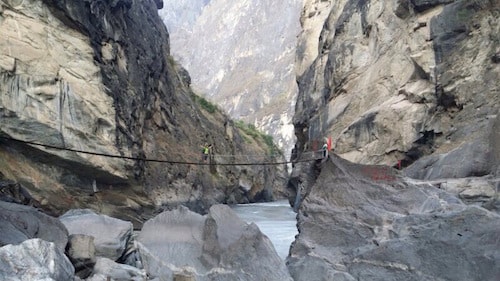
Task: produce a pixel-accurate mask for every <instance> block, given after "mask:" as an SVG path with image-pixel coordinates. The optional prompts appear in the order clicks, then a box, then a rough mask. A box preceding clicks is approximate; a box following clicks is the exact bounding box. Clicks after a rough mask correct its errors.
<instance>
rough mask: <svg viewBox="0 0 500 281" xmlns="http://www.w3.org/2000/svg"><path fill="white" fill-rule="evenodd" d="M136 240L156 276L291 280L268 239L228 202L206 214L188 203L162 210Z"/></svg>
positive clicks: (147, 265)
mask: <svg viewBox="0 0 500 281" xmlns="http://www.w3.org/2000/svg"><path fill="white" fill-rule="evenodd" d="M137 241H138V243H137V244H138V246H139V252H140V254H141V258H142V261H143V263H144V268H145V269H146V271H147V272H148V275H149V276H151V277H153V278H158V280H165V281H166V280H172V279H174V280H176V278H181V277H182V276H183V277H182V278H186V279H182V278H181V279H180V280H291V278H290V275H289V273H288V271H287V269H286V267H285V265H284V263H283V261H282V260H281V259H280V258H279V256H278V254H277V253H276V251H275V249H274V248H273V246H272V244H271V242H270V240H269V239H268V238H267V237H266V236H265V235H263V234H262V233H261V232H260V230H259V229H258V227H257V226H256V225H255V224H246V223H245V222H243V221H242V220H241V219H239V218H238V217H237V215H236V214H235V213H234V212H233V211H232V210H231V209H230V208H229V207H228V206H225V205H215V206H212V207H211V208H210V211H209V213H208V214H207V215H206V216H201V215H199V214H196V213H193V212H190V211H189V210H188V209H187V208H179V209H176V210H173V211H169V212H164V213H161V214H159V215H158V216H156V217H155V218H153V219H151V220H149V221H148V222H146V223H145V224H144V228H143V229H142V231H141V233H140V235H139V236H138V239H137ZM174 276H176V278H174Z"/></svg>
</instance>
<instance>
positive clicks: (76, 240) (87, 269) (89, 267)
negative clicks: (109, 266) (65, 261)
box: [65, 234, 96, 278]
mask: <svg viewBox="0 0 500 281" xmlns="http://www.w3.org/2000/svg"><path fill="white" fill-rule="evenodd" d="M65 253H66V256H67V257H68V258H69V260H70V261H71V263H72V264H73V267H74V268H75V274H76V276H78V277H80V278H86V277H88V276H89V275H90V274H91V273H92V271H93V268H94V265H95V264H96V256H95V244H94V236H89V235H84V234H72V235H70V236H69V239H68V245H67V246H66V252H65Z"/></svg>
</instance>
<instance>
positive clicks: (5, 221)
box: [0, 201, 68, 252]
mask: <svg viewBox="0 0 500 281" xmlns="http://www.w3.org/2000/svg"><path fill="white" fill-rule="evenodd" d="M33 238H39V239H42V240H45V241H48V242H53V243H55V245H56V246H57V248H58V249H59V250H61V251H63V252H64V248H65V247H66V243H67V242H68V231H67V230H66V227H65V226H64V225H63V224H62V223H61V222H60V221H59V220H58V219H56V218H53V217H50V216H48V215H46V214H44V213H42V212H40V211H38V210H36V209H35V208H32V207H29V206H23V205H19V204H14V203H7V202H2V201H0V247H1V246H4V245H8V244H13V245H17V244H20V243H22V242H24V241H26V240H29V239H33Z"/></svg>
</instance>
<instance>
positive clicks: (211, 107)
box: [191, 93, 218, 113]
mask: <svg viewBox="0 0 500 281" xmlns="http://www.w3.org/2000/svg"><path fill="white" fill-rule="evenodd" d="M191 98H192V99H193V100H194V101H195V102H197V103H198V104H199V105H200V106H201V108H203V109H204V110H205V111H207V112H209V113H215V112H216V111H217V110H218V108H217V106H216V105H215V104H213V103H211V102H209V101H208V100H207V99H205V98H204V97H200V96H198V95H197V94H195V93H192V94H191Z"/></svg>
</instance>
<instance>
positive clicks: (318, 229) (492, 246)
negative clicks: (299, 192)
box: [287, 155, 500, 281]
mask: <svg viewBox="0 0 500 281" xmlns="http://www.w3.org/2000/svg"><path fill="white" fill-rule="evenodd" d="M469 182H473V180H472V179H469ZM446 184H448V185H450V186H451V185H452V184H451V183H446ZM444 185H445V184H443V186H444ZM469 190H472V189H469ZM493 192H494V193H495V191H493ZM489 200H493V201H498V191H496V195H494V196H493V198H490V199H489ZM471 203H473V204H471V205H467V204H465V203H464V202H462V201H461V200H460V198H459V197H457V196H455V195H453V194H452V193H451V192H448V191H446V190H445V189H444V188H439V185H437V184H436V183H435V182H424V181H416V180H413V179H408V178H405V177H403V176H401V175H400V174H399V172H398V171H397V170H394V169H392V168H390V167H387V166H378V165H361V164H354V163H351V162H349V161H347V160H344V159H342V158H340V157H338V156H336V155H331V156H330V158H329V159H328V160H327V161H325V162H324V163H322V164H321V171H320V173H319V175H318V177H317V179H316V181H315V183H314V184H313V185H312V186H310V187H309V189H308V190H307V194H306V196H305V198H304V199H303V201H302V204H301V205H300V208H299V212H298V228H299V235H298V237H297V239H296V240H295V242H294V243H293V245H292V248H291V250H290V256H289V257H288V260H287V264H288V268H289V270H290V273H291V275H292V277H293V279H294V280H296V281H298V280H307V281H311V280H352V281H354V280H429V281H430V280H455V281H460V280H463V281H469V280H490V281H493V280H498V279H497V278H498V276H500V240H498V233H500V216H499V215H498V214H497V213H496V212H494V211H490V210H488V209H486V208H483V207H481V204H476V203H477V202H471ZM493 205H494V204H493ZM493 210H494V209H493Z"/></svg>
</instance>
